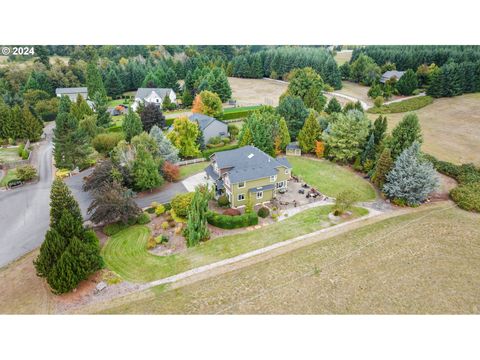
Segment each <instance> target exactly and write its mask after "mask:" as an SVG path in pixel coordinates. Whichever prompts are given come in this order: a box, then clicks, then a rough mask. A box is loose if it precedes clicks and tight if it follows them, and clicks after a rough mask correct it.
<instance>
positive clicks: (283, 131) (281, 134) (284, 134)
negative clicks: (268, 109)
mask: <svg viewBox="0 0 480 360" xmlns="http://www.w3.org/2000/svg"><path fill="white" fill-rule="evenodd" d="M277 136H278V138H279V139H280V148H281V149H282V151H285V148H286V147H287V145H288V144H290V142H291V138H290V133H289V132H288V127H287V122H286V121H285V119H284V118H283V117H281V118H280V120H279V125H278V135H277Z"/></svg>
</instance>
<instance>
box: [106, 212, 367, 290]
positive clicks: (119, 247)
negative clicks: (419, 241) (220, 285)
mask: <svg viewBox="0 0 480 360" xmlns="http://www.w3.org/2000/svg"><path fill="white" fill-rule="evenodd" d="M331 211H332V206H330V205H329V206H321V207H316V208H312V209H309V210H305V211H302V212H301V213H299V214H297V215H294V216H292V217H291V218H288V219H286V220H284V221H281V222H278V223H274V224H272V225H268V226H265V227H262V228H260V229H256V230H247V231H245V232H242V233H237V234H234V235H227V236H222V237H219V238H216V239H213V240H210V241H206V242H204V243H201V244H200V245H198V246H196V247H193V248H189V249H187V250H186V251H185V252H182V253H178V254H174V255H167V256H156V255H153V254H151V253H149V252H148V251H147V249H146V244H147V240H148V237H149V235H150V230H149V229H148V228H147V227H146V226H138V225H136V226H132V227H130V228H128V229H126V230H123V231H121V232H119V233H117V234H115V235H114V236H112V237H111V238H110V239H109V240H108V241H107V243H106V244H105V247H104V248H103V250H102V255H103V258H104V259H105V264H106V266H107V267H108V268H109V269H110V270H112V271H114V272H115V273H116V274H118V275H119V276H121V277H122V278H123V279H125V280H128V281H132V282H147V281H153V280H156V279H162V278H165V277H168V276H171V275H175V274H178V273H181V272H184V271H187V270H190V269H193V268H196V267H199V266H202V265H206V264H210V263H213V262H216V261H219V260H223V259H228V258H231V257H234V256H237V255H240V254H243V253H246V252H249V251H253V250H256V249H260V248H263V247H266V246H269V245H272V244H274V243H277V242H280V241H284V240H287V239H291V238H294V237H296V236H300V235H304V234H308V233H311V232H313V231H316V230H320V229H322V228H326V227H329V226H331V225H332V223H331V222H330V221H329V220H328V213H330V212H331ZM367 213H368V211H367V210H366V209H362V208H355V209H354V211H353V216H352V217H350V218H349V220H351V219H352V218H355V217H358V216H362V215H365V214H367Z"/></svg>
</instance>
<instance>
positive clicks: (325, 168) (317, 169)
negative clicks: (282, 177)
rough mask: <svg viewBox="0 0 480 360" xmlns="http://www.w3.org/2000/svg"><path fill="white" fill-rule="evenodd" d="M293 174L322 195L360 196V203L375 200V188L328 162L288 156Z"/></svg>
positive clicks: (344, 169) (350, 172) (348, 171)
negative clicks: (346, 194) (355, 194)
mask: <svg viewBox="0 0 480 360" xmlns="http://www.w3.org/2000/svg"><path fill="white" fill-rule="evenodd" d="M288 161H289V162H290V164H291V165H292V167H293V169H292V172H293V174H294V175H295V176H300V177H301V178H302V180H303V181H305V182H306V183H308V184H309V185H311V186H313V187H315V188H316V189H317V190H318V191H320V192H321V193H322V194H325V195H327V196H331V197H336V196H337V195H338V194H339V193H340V192H342V191H352V192H356V193H357V194H358V197H359V198H358V199H359V201H368V200H374V199H375V196H376V195H375V190H374V188H373V186H372V185H371V184H370V183H369V182H368V181H366V180H364V179H362V178H361V177H360V176H358V175H356V174H354V173H353V172H352V171H350V170H348V169H346V168H344V167H341V166H338V165H336V164H334V163H332V162H329V161H327V160H314V159H310V158H306V157H297V156H288Z"/></svg>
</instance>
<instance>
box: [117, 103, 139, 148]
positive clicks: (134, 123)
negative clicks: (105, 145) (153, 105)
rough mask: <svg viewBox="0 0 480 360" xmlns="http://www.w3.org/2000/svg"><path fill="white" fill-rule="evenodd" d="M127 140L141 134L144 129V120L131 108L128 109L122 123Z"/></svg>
mask: <svg viewBox="0 0 480 360" xmlns="http://www.w3.org/2000/svg"><path fill="white" fill-rule="evenodd" d="M122 129H123V132H124V134H125V140H127V141H130V140H131V139H132V138H133V137H134V136H136V135H140V134H141V133H142V131H143V127H142V120H141V119H140V116H138V114H137V113H135V112H134V111H133V110H132V109H131V108H129V109H128V113H127V115H125V117H124V119H123V123H122Z"/></svg>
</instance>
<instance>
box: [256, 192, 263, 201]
mask: <svg viewBox="0 0 480 360" xmlns="http://www.w3.org/2000/svg"><path fill="white" fill-rule="evenodd" d="M261 198H263V191H257V199H261Z"/></svg>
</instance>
